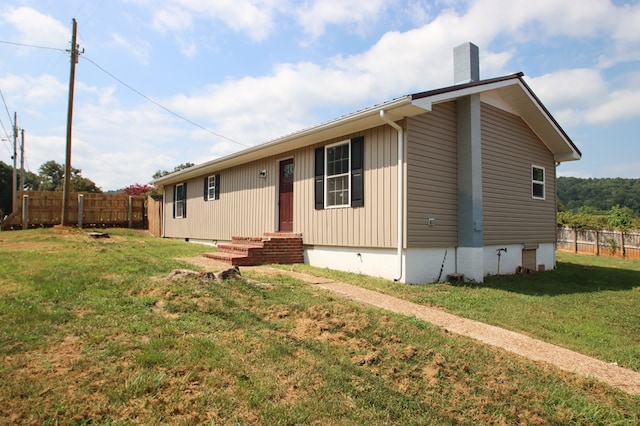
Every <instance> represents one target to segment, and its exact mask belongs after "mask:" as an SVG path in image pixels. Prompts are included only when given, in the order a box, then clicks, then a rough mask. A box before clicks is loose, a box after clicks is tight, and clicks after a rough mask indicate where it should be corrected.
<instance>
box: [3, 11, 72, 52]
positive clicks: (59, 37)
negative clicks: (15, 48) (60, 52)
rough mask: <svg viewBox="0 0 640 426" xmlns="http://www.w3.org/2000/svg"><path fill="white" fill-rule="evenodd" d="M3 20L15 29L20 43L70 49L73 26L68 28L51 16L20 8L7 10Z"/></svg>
mask: <svg viewBox="0 0 640 426" xmlns="http://www.w3.org/2000/svg"><path fill="white" fill-rule="evenodd" d="M2 18H3V19H4V21H5V22H6V23H8V24H10V25H12V26H13V27H14V29H13V32H14V34H16V35H17V39H18V40H19V42H20V43H23V44H29V45H35V46H44V47H57V48H60V49H65V48H68V47H69V40H70V37H71V25H69V27H66V26H65V25H63V24H62V23H60V22H59V21H57V20H56V19H54V18H52V17H51V16H49V15H45V14H44V13H41V12H39V11H37V10H35V9H32V8H30V7H18V8H9V9H7V10H6V11H5V12H4V13H2ZM25 52H26V51H25Z"/></svg>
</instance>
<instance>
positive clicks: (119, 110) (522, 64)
mask: <svg viewBox="0 0 640 426" xmlns="http://www.w3.org/2000/svg"><path fill="white" fill-rule="evenodd" d="M72 18H76V20H77V21H78V42H79V44H80V46H81V48H84V54H83V55H82V56H81V57H80V61H79V63H78V65H77V68H76V91H75V104H74V120H73V154H72V165H73V167H76V168H79V169H81V170H82V174H83V176H85V177H88V178H89V179H92V180H93V181H94V182H96V184H97V185H98V186H100V187H101V188H102V189H103V190H111V189H118V188H121V187H124V186H127V185H130V184H134V183H146V182H148V181H150V180H151V176H152V175H153V173H154V172H155V171H156V170H158V169H165V170H172V169H173V167H174V166H176V165H178V164H180V163H184V162H194V163H202V162H205V161H208V160H212V159H214V158H217V157H220V156H224V155H228V154H231V153H233V152H236V151H238V150H241V149H244V148H245V147H248V146H253V145H257V144H260V143H264V142H267V141H270V140H273V139H275V138H277V137H279V136H282V135H285V134H288V133H291V132H294V131H297V130H301V129H303V128H307V127H311V126H314V125H316V124H320V123H322V122H325V121H328V120H331V119H333V118H336V117H338V116H341V115H343V114H346V113H350V112H353V111H356V110H359V109H361V108H364V107H368V106H371V105H374V104H377V103H380V102H384V101H387V100H390V99H393V98H396V97H399V96H403V95H406V94H410V93H415V92H420V91H425V90H430V89H436V88H439V87H444V86H449V85H451V84H452V83H453V54H452V49H453V47H454V46H457V45H459V44H461V43H463V42H466V41H472V42H474V43H475V44H477V45H478V46H479V48H480V76H481V78H491V77H496V76H500V75H505V74H510V73H513V72H518V71H522V72H524V73H525V78H526V80H527V82H528V83H529V84H530V86H531V87H532V88H533V90H534V91H535V92H536V94H537V95H538V97H539V98H540V99H541V100H542V102H543V103H544V104H545V105H546V106H547V108H548V109H549V110H550V111H551V113H552V114H553V115H554V117H555V118H556V119H557V121H558V122H559V123H560V125H561V126H562V127H563V128H564V129H565V131H566V132H567V133H568V134H569V136H570V137H571V138H572V140H573V141H574V143H575V144H576V145H577V146H578V148H579V149H580V150H581V151H582V153H583V159H582V160H580V161H577V162H570V163H563V164H562V165H560V166H559V168H558V172H559V174H560V175H564V176H578V177H628V178H639V177H640V155H639V154H640V143H639V142H640V140H639V139H640V136H639V134H640V2H638V1H623V0H616V1H607V0H563V1H557V0H538V1H535V2H532V1H530V0H462V1H456V0H435V1H421V0H385V1H382V0H368V1H361V0H325V1H321V0H308V1H292V0H234V1H231V0H14V1H13V2H11V4H7V3H4V4H0V90H1V91H2V95H3V97H4V101H5V102H6V109H5V105H0V121H1V122H2V124H3V126H4V128H5V129H6V130H7V132H8V133H9V135H10V131H11V122H10V120H12V119H13V112H14V111H16V112H17V113H18V126H19V127H20V128H24V129H25V146H26V154H25V158H26V165H27V168H28V169H29V170H31V171H33V172H37V170H38V167H40V165H41V164H42V163H44V162H45V161H48V160H56V161H58V162H59V163H64V157H65V137H66V116H67V98H68V82H69V58H68V55H67V54H66V53H65V49H68V48H69V46H70V40H71V21H72ZM23 45H30V46H39V47H42V48H35V47H26V46H23ZM44 48H47V49H44ZM118 80H120V81H118ZM123 83H124V84H123ZM141 95H144V96H141ZM149 99H152V100H153V102H151V101H149ZM158 105H161V107H160V106H158ZM7 110H8V113H7ZM169 111H170V112H169ZM183 118H184V119H186V120H184V119H183ZM0 134H1V135H2V138H7V135H5V133H4V130H3V129H2V128H0ZM11 152H12V148H11V140H9V141H2V143H1V145H0V161H4V162H5V163H7V164H11V161H12V160H11Z"/></svg>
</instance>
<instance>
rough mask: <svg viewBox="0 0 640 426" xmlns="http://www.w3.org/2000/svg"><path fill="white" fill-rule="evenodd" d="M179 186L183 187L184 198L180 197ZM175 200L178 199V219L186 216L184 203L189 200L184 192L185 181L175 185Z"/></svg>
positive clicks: (176, 207)
mask: <svg viewBox="0 0 640 426" xmlns="http://www.w3.org/2000/svg"><path fill="white" fill-rule="evenodd" d="M178 188H182V198H178ZM175 191H176V193H175V200H176V206H175V209H176V219H180V218H183V217H184V205H185V203H186V202H187V200H186V198H185V196H184V195H185V194H184V183H178V184H176V187H175Z"/></svg>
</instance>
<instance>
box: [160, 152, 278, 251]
mask: <svg viewBox="0 0 640 426" xmlns="http://www.w3.org/2000/svg"><path fill="white" fill-rule="evenodd" d="M261 170H267V177H266V178H260V177H259V173H260V171H261ZM215 173H219V174H220V199H218V200H211V201H204V197H203V192H204V176H202V177H199V178H196V179H192V180H189V181H187V217H186V218H179V219H174V218H173V211H172V209H173V203H172V201H171V200H173V187H174V186H173V185H171V186H169V187H167V188H166V197H167V200H168V201H169V202H168V203H167V212H166V218H167V219H166V228H165V236H167V237H177V238H193V239H206V240H230V239H231V237H232V236H234V235H246V236H253V235H258V236H259V235H262V234H263V233H264V232H272V231H274V230H275V226H276V216H275V213H276V212H275V197H276V192H275V191H276V190H275V185H276V182H277V179H278V163H277V161H275V159H269V160H260V161H256V162H253V163H250V164H247V165H244V166H243V167H235V168H232V169H228V170H221V171H216V172H215ZM215 173H212V174H215Z"/></svg>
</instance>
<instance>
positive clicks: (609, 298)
mask: <svg viewBox="0 0 640 426" xmlns="http://www.w3.org/2000/svg"><path fill="white" fill-rule="evenodd" d="M294 268H295V269H297V270H303V271H306V272H310V273H313V274H317V275H323V276H328V277H331V278H334V279H336V280H341V281H344V282H348V283H352V284H356V285H359V286H362V287H366V288H369V289H373V290H377V291H380V292H383V293H386V294H391V295H394V296H398V297H401V298H404V299H407V300H410V301H412V302H415V303H420V304H425V305H432V306H440V307H443V308H445V309H446V310H447V311H449V312H451V313H454V314H457V315H460V316H463V317H466V318H470V319H474V320H478V321H482V322H486V323H489V324H493V325H497V326H500V327H504V328H507V329H510V330H513V331H518V332H521V333H524V334H527V335H529V336H532V337H536V338H539V339H542V340H545V341H548V342H551V343H555V344H558V345H561V346H563V347H566V348H569V349H573V350H576V351H578V352H581V353H584V354H587V355H591V356H594V357H596V358H599V359H601V360H603V361H607V362H617V363H618V364H619V365H621V366H624V367H627V368H631V369H634V370H636V371H640V308H639V307H640V261H639V260H625V259H620V258H609V257H596V256H589V255H576V254H572V253H565V252H558V253H557V268H556V270H553V271H546V272H539V273H536V274H535V275H533V276H521V275H503V276H490V277H487V278H486V280H485V283H484V284H479V285H454V284H451V283H440V284H428V285H418V286H407V285H404V284H398V283H391V282H389V281H387V280H379V279H372V278H370V277H365V276H358V275H354V274H345V273H341V272H336V271H330V270H326V269H325V270H322V269H318V268H311V267H309V266H306V265H296V266H294Z"/></svg>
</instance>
